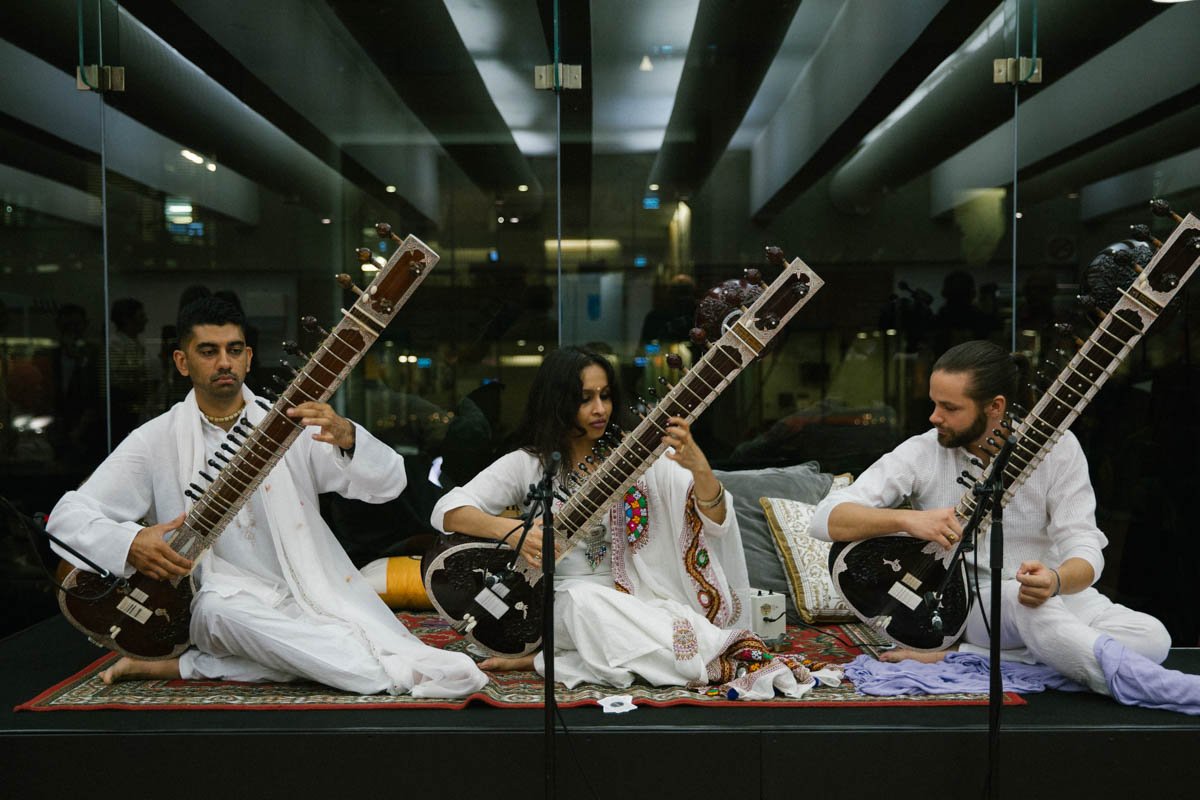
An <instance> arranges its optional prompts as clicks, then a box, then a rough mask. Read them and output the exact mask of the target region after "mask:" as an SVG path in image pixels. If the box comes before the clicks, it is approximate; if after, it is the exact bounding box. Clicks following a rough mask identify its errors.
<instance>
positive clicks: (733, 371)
mask: <svg viewBox="0 0 1200 800" xmlns="http://www.w3.org/2000/svg"><path fill="white" fill-rule="evenodd" d="M733 337H734V334H733V332H729V333H726V334H725V336H722V337H721V339H720V340H719V341H718V342H717V343H716V344H715V345H714V346H713V347H711V348H710V349H709V350H708V352H706V353H705V354H704V356H702V357H701V359H700V360H699V361H698V362H697V363H696V365H695V366H693V367H692V369H691V370H689V371H688V372H687V374H685V375H684V376H683V378H681V379H680V381H679V383H677V384H676V385H675V386H674V387H672V388H671V390H670V391H669V392H667V394H666V395H664V396H663V398H662V400H660V401H659V402H658V404H657V405H656V406H655V407H654V408H653V409H651V410H650V412H649V413H648V414H647V415H646V416H645V418H644V419H643V420H642V421H641V422H640V423H638V425H637V427H635V428H634V429H633V431H631V432H630V433H629V434H628V435H626V436H625V438H624V439H623V440H622V441H621V443H620V444H619V445H618V446H617V447H615V448H614V449H613V451H612V452H611V453H609V454H608V456H607V457H606V458H605V459H604V460H603V461H602V462H601V463H600V464H599V465H598V466H597V467H596V469H595V471H594V472H593V473H592V475H593V477H592V478H591V480H590V481H589V484H588V486H585V487H584V488H583V489H581V490H580V491H577V492H576V493H575V494H573V495H571V496H570V497H569V498H568V499H567V501H566V503H564V504H563V507H562V509H561V510H560V511H559V513H558V519H559V525H560V527H561V529H562V530H563V536H564V538H568V539H569V538H570V537H571V536H573V535H574V534H575V533H577V532H578V531H580V530H582V529H584V528H585V527H587V526H588V525H589V524H590V523H591V522H592V521H593V520H594V519H595V518H596V517H597V516H599V515H600V513H602V512H603V510H604V509H605V508H606V507H607V506H608V505H609V504H610V503H611V502H612V501H613V499H614V498H615V496H616V495H617V494H618V493H619V492H621V491H622V490H624V489H626V488H627V487H628V486H629V484H630V482H631V481H633V480H636V479H637V477H638V476H639V475H641V474H642V473H643V472H645V471H646V470H647V469H649V467H650V464H651V463H653V460H654V456H656V455H657V454H658V453H659V452H660V451H661V450H663V449H665V447H666V445H664V444H662V437H663V434H664V433H666V422H667V418H668V417H682V418H683V419H686V420H688V422H691V421H692V420H694V419H695V418H696V417H697V416H698V415H699V414H700V412H702V411H703V410H704V409H705V408H707V407H708V405H709V404H710V403H711V402H712V400H713V398H714V397H716V395H717V394H719V393H720V391H721V390H722V389H724V387H725V386H726V385H728V384H729V382H730V381H732V380H733V379H734V378H735V377H736V376H737V375H738V373H740V372H741V371H742V370H743V369H744V368H745V366H746V364H748V363H749V362H750V361H751V360H753V357H751V358H749V359H746V358H745V357H744V356H743V354H742V353H741V351H740V350H739V349H738V348H737V346H736V345H735V344H734V341H735V340H734V338H733ZM737 341H739V342H740V339H738V340H737Z"/></svg>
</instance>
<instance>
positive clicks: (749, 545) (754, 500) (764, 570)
mask: <svg viewBox="0 0 1200 800" xmlns="http://www.w3.org/2000/svg"><path fill="white" fill-rule="evenodd" d="M714 473H715V474H716V476H717V479H718V480H720V481H721V483H723V484H724V485H725V488H726V489H728V490H729V493H730V494H731V495H732V496H733V511H734V513H735V514H737V518H738V527H739V528H740V529H741V533H742V550H743V551H744V552H745V554H746V569H747V571H748V572H749V574H750V586H751V587H753V588H755V589H764V590H767V591H772V592H778V593H779V594H782V595H785V596H786V597H787V598H788V602H787V610H788V618H789V619H790V620H791V621H792V622H795V621H797V620H798V619H800V616H799V614H798V612H797V610H796V606H795V604H794V602H793V600H792V592H791V591H790V588H789V584H788V577H787V573H786V572H785V571H784V568H783V565H782V564H781V562H780V559H779V555H778V554H777V553H776V550H775V540H774V537H773V536H772V535H771V530H770V528H769V526H768V525H767V518H766V516H765V515H764V514H763V510H762V506H760V505H759V502H758V499H759V498H760V497H784V498H788V499H792V500H798V501H802V502H806V503H812V504H814V505H815V504H816V503H818V502H820V500H821V498H822V497H824V496H825V494H826V493H827V492H828V491H829V486H830V484H831V483H832V481H833V476H832V475H829V474H827V473H822V472H821V467H820V465H818V464H817V462H815V461H809V462H807V463H805V464H797V465H795V466H791V467H770V468H768V469H743V470H732V471H726V470H714Z"/></svg>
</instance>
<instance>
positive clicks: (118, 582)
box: [0, 497, 129, 601]
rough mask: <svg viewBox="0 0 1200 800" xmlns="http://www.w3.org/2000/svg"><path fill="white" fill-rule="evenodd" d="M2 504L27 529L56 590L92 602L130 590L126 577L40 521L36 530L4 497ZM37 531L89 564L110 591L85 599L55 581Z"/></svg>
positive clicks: (1, 500) (35, 552)
mask: <svg viewBox="0 0 1200 800" xmlns="http://www.w3.org/2000/svg"><path fill="white" fill-rule="evenodd" d="M0 504H3V508H2V509H0V510H3V512H4V513H6V514H8V515H9V516H10V517H11V518H12V519H15V520H16V521H17V522H19V523H20V524H21V527H23V528H25V534H26V536H27V537H28V539H29V543H30V544H31V545H32V546H33V550H34V555H35V556H36V558H37V563H38V564H39V565H41V567H42V571H44V572H45V573H46V575H47V577H48V578H49V580H50V583H51V584H52V585H53V586H54V588H55V589H58V590H59V591H62V592H66V593H67V594H70V595H72V596H74V597H79V598H81V599H83V600H88V601H92V600H99V599H100V598H101V597H105V596H106V595H108V594H110V593H111V592H112V591H113V589H128V588H129V581H128V579H126V578H125V577H123V576H121V575H114V574H113V573H111V572H109V571H108V570H107V569H105V568H104V567H102V566H100V565H99V564H97V563H96V562H95V561H92V560H91V559H90V558H88V557H87V556H85V555H84V554H83V553H81V552H79V551H78V550H76V549H75V548H74V547H71V545H69V544H67V543H66V542H64V541H63V540H62V539H59V538H58V537H57V536H55V535H54V534H52V533H50V531H48V530H46V528H45V526H44V525H42V524H41V522H40V521H39V522H37V527H36V528H35V527H34V526H33V525H31V524H30V523H29V521H28V518H27V517H26V516H25V515H24V514H21V512H19V511H17V510H16V509H15V508H14V507H13V506H12V504H11V503H9V502H8V501H7V500H5V499H4V498H3V497H0ZM35 530H36V531H37V532H38V533H40V534H42V535H43V536H45V537H46V538H47V539H49V540H50V541H52V542H54V543H55V544H56V545H58V546H59V547H61V548H62V549H63V550H66V551H67V552H68V553H70V554H71V555H73V556H75V557H76V558H78V559H79V560H80V561H82V562H83V563H84V564H87V565H88V567H90V568H91V570H92V571H93V572H95V573H96V575H97V577H99V578H100V580H102V581H104V582H105V583H107V584H108V589H106V590H105V591H104V592H103V593H101V594H99V595H97V596H95V597H85V596H84V595H81V594H78V593H75V592H72V591H71V590H70V589H67V588H66V587H64V586H62V585H61V584H59V582H58V581H57V580H55V578H54V576H53V573H52V572H51V571H50V569H49V568H48V567H47V566H46V563H45V561H44V560H43V559H42V554H41V552H40V550H39V548H38V546H37V542H36V541H35V540H34V531H35Z"/></svg>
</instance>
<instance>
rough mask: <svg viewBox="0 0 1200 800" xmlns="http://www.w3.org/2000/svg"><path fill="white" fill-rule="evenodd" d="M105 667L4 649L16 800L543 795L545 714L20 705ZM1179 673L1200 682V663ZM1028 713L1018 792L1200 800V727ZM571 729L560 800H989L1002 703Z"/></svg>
mask: <svg viewBox="0 0 1200 800" xmlns="http://www.w3.org/2000/svg"><path fill="white" fill-rule="evenodd" d="M97 655H98V651H97V650H96V649H95V648H94V647H93V646H92V645H90V644H88V643H87V641H86V640H85V639H84V638H83V636H81V635H80V634H79V633H77V632H76V631H74V630H73V629H72V628H70V627H69V626H68V625H67V623H66V622H65V621H64V620H62V619H61V618H56V619H51V620H47V621H45V622H42V623H39V624H38V625H35V626H34V627H32V628H30V629H28V630H26V631H23V632H21V633H19V634H16V635H14V636H11V637H9V638H7V639H5V640H3V641H0V675H2V677H3V682H2V685H3V688H2V690H0V692H2V694H0V707H2V710H0V714H3V731H2V733H0V736H2V737H3V738H2V741H0V794H2V796H3V797H5V798H33V797H58V798H62V797H74V796H86V797H88V798H89V800H90V798H97V797H117V796H122V797H131V798H132V797H159V796H167V794H168V792H169V795H170V796H171V797H172V798H187V797H197V798H201V797H203V798H205V799H206V800H211V799H212V797H213V796H214V795H221V796H225V797H235V798H241V797H283V796H290V797H299V798H308V797H319V796H323V797H347V796H356V797H364V798H365V797H372V796H375V797H388V796H390V797H397V798H423V797H459V796H467V795H468V793H470V794H472V795H474V794H476V793H477V796H479V797H481V798H506V797H514V798H517V797H519V798H523V800H524V799H528V798H537V797H541V796H543V786H544V775H545V772H544V769H543V761H542V748H543V725H544V716H543V714H542V712H541V711H540V710H510V709H497V708H492V707H488V706H482V705H481V706H479V707H475V706H472V707H469V708H467V709H466V710H463V711H438V710H425V709H413V708H395V709H389V710H369V709H357V710H345V711H86V712H73V711H57V712H38V713H33V712H22V713H19V714H17V713H13V711H12V710H11V709H12V708H13V706H15V705H17V704H19V703H22V702H25V701H27V700H29V699H31V698H32V697H33V696H34V695H36V694H38V693H39V692H41V691H42V690H44V689H46V688H48V687H49V686H50V685H52V684H54V683H57V682H58V681H60V680H62V679H63V678H66V677H67V676H68V675H70V674H73V673H74V672H75V671H76V670H78V669H81V668H82V667H84V666H86V665H87V664H89V663H90V662H91V661H93V660H94V659H95V658H96V657H97ZM1167 665H1168V666H1171V667H1174V668H1176V669H1183V670H1185V671H1188V672H1192V673H1200V650H1196V649H1187V650H1176V651H1173V652H1172V654H1171V657H1170V659H1169V660H1168V662H1167ZM1026 699H1027V700H1028V702H1029V704H1028V705H1026V706H1018V707H1012V706H1008V707H1005V709H1004V712H1003V717H1002V719H1003V725H1002V731H1003V732H1002V737H1001V745H1000V747H1001V767H1000V770H1001V781H1000V788H1001V793H1000V794H1001V796H1003V797H1013V798H1021V799H1022V800H1026V799H1027V798H1042V797H1044V798H1053V800H1071V799H1072V798H1081V797H1087V798H1107V797H1113V798H1117V797H1120V798H1129V797H1156V798H1159V797H1162V798H1173V797H1196V796H1198V795H1200V718H1196V717H1187V716H1184V715H1182V714H1174V713H1170V712H1165V711H1149V710H1145V709H1137V708H1124V707H1122V706H1119V705H1117V704H1116V703H1114V702H1112V701H1111V700H1108V699H1106V698H1103V697H1099V696H1095V695H1082V694H1066V693H1060V692H1047V693H1045V694H1040V695H1037V694H1035V695H1027V696H1026ZM562 717H563V719H564V720H565V721H566V724H567V726H568V728H569V731H570V733H569V735H568V736H566V737H564V736H563V735H562V734H561V733H560V734H559V736H558V745H557V758H558V776H559V777H558V793H557V796H558V797H560V798H588V797H597V798H606V799H607V798H617V797H620V798H643V797H645V798H654V799H655V800H663V799H664V798H674V797H680V798H682V797H687V798H698V797H723V798H736V799H737V800H750V799H751V798H759V797H763V798H766V797H771V798H781V797H786V798H789V800H801V798H803V799H804V800H807V798H809V797H812V798H822V799H824V798H840V797H845V798H859V797H869V796H879V797H885V798H889V800H890V799H891V798H897V797H922V798H943V797H949V798H959V797H963V798H976V797H980V796H982V795H981V792H982V790H983V778H984V775H985V773H986V768H987V761H986V757H987V708H986V707H984V706H976V707H962V706H958V707H934V708H912V707H900V708H896V707H891V708H878V707H876V708H803V709H794V708H793V709H782V708H775V709H767V708H753V707H747V708H744V709H742V708H718V709H714V708H698V707H688V706H676V707H670V708H649V707H643V708H639V709H638V710H636V711H634V712H631V713H629V714H603V713H601V711H600V709H599V708H577V709H566V710H564V711H563V712H562ZM585 776H586V777H585ZM85 793H86V794H85ZM385 793H386V794H385Z"/></svg>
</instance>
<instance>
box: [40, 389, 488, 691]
mask: <svg viewBox="0 0 1200 800" xmlns="http://www.w3.org/2000/svg"><path fill="white" fill-rule="evenodd" d="M243 394H244V396H245V399H246V409H245V413H246V416H247V417H248V418H249V420H250V422H251V424H257V423H258V422H259V421H261V419H262V418H263V417H264V416H265V415H266V412H264V411H263V410H262V409H261V408H259V407H258V406H257V405H256V404H255V402H254V400H255V398H254V396H253V395H252V394H251V393H250V392H249V391H248V390H245V389H243ZM223 436H224V433H223V432H222V431H221V430H220V429H219V428H216V427H215V426H213V425H211V424H210V423H208V422H207V421H205V420H204V419H203V416H202V415H201V413H200V410H199V408H198V407H197V405H196V401H195V398H194V394H193V393H189V395H188V396H187V398H185V399H184V401H182V402H181V403H178V404H176V405H175V406H174V407H173V408H172V409H171V410H169V411H167V412H166V413H165V414H163V415H161V416H159V417H157V418H155V419H153V420H151V421H150V422H148V423H146V424H145V425H143V426H141V427H140V428H138V429H137V430H135V431H134V432H133V433H131V434H130V435H129V436H128V437H127V438H126V439H125V440H124V441H123V442H122V443H121V445H120V446H119V447H118V448H117V449H116V450H115V451H114V452H113V453H112V454H111V455H110V456H109V457H108V458H107V459H106V460H105V461H104V463H103V464H101V465H100V467H99V468H97V470H96V472H95V473H93V474H92V476H91V477H90V478H89V479H88V480H87V482H85V483H84V485H83V486H82V487H80V489H79V490H77V491H74V492H69V493H68V494H67V495H65V496H64V497H63V498H62V500H60V501H59V503H58V505H57V506H56V507H55V509H54V512H53V514H52V517H51V523H50V526H49V528H50V530H51V532H52V533H54V534H55V535H56V536H59V537H60V538H62V539H63V540H64V541H66V542H67V543H68V544H70V545H72V546H74V547H76V549H79V550H80V551H81V552H84V553H87V554H89V556H90V557H91V558H93V559H94V560H96V561H97V563H99V564H100V565H101V566H102V567H105V568H107V569H110V570H112V571H113V572H118V573H122V574H125V575H130V574H132V572H133V569H132V567H130V566H129V565H128V564H127V563H126V560H125V559H126V556H127V554H128V551H129V545H130V542H132V540H133V537H134V536H135V535H136V534H137V532H138V531H139V530H140V529H141V528H142V527H143V523H142V522H140V521H139V520H145V521H146V523H148V524H155V523H161V522H168V521H170V520H172V519H174V518H176V517H177V516H179V515H180V514H181V513H183V512H184V511H186V510H187V509H188V508H189V507H190V505H191V502H190V501H188V500H187V499H185V497H184V495H183V489H184V488H185V487H186V486H187V485H188V483H190V482H192V481H195V480H196V477H195V476H196V475H197V472H198V471H199V470H200V469H205V470H206V471H208V472H212V468H208V467H205V466H204V465H205V463H206V461H207V458H208V455H207V454H208V453H209V452H210V450H211V449H212V448H213V447H214V446H215V443H216V442H218V441H219V440H220V439H221V438H222V437H223ZM404 485H405V475H404V464H403V460H402V459H401V458H400V457H399V456H398V455H396V454H395V453H394V452H393V451H392V450H391V449H390V448H389V447H387V446H386V445H384V444H383V443H382V442H380V441H379V440H378V439H376V438H375V437H373V436H371V435H370V434H369V433H367V431H366V430H364V429H363V428H361V427H359V426H356V446H355V452H354V455H353V457H347V456H345V455H342V454H341V453H340V451H339V450H338V449H337V448H336V447H334V446H333V445H330V444H326V443H322V442H316V441H314V440H313V439H312V434H311V433H310V432H308V431H303V432H301V433H300V435H299V436H298V438H297V439H296V441H295V442H294V443H293V444H292V445H291V447H290V448H289V449H288V450H287V452H286V453H285V455H284V458H283V459H282V460H281V461H280V462H279V464H277V465H276V466H275V467H274V468H273V469H272V470H271V472H270V474H269V475H268V476H267V478H266V480H265V481H264V482H263V484H262V485H261V486H260V487H259V488H258V489H257V490H256V491H255V493H254V495H253V496H252V497H253V499H252V500H251V502H250V503H249V504H248V506H247V507H246V508H245V509H243V510H242V512H241V514H239V516H238V518H237V519H236V520H235V521H234V522H233V523H231V525H230V528H229V529H228V530H227V531H226V532H225V533H224V534H223V536H222V537H221V539H220V540H218V542H217V544H216V545H215V546H214V547H213V548H212V549H211V550H210V551H208V552H207V553H206V554H205V555H204V556H203V557H202V558H201V559H200V562H199V564H198V565H197V568H196V570H195V571H194V576H195V580H196V583H197V585H198V588H197V592H196V596H195V599H194V600H193V604H192V612H193V614H192V626H191V635H192V640H193V642H194V644H195V645H196V646H197V648H199V649H198V650H196V649H192V650H188V651H187V652H185V653H184V655H183V657H182V658H181V659H180V669H181V672H183V673H184V674H185V676H187V677H204V678H212V679H232V680H280V679H283V677H284V676H297V677H304V678H308V679H310V680H314V681H318V682H320V683H326V684H328V685H330V686H334V687H336V688H342V689H345V690H347V691H353V692H360V693H376V692H388V693H392V694H402V693H412V694H413V695H414V696H416V697H461V696H464V695H468V694H470V693H472V692H474V691H476V690H478V689H479V688H481V687H482V686H483V685H484V684H486V683H487V676H486V675H484V674H483V673H482V672H481V671H480V670H479V669H478V668H477V667H476V666H475V664H474V662H473V661H472V660H471V659H470V658H469V657H467V656H465V655H463V654H461V653H451V652H447V651H443V650H438V649H436V648H432V647H428V646H427V645H425V644H422V643H421V641H420V640H419V639H417V638H416V637H415V636H413V635H412V634H411V633H409V632H408V630H407V629H405V627H404V626H403V625H402V624H401V623H400V622H399V621H398V620H397V619H396V618H395V616H394V615H393V614H392V612H391V611H390V610H389V609H388V608H387V606H385V605H384V604H383V602H382V601H381V600H380V599H379V596H378V595H377V594H376V593H375V592H374V591H373V590H372V589H371V587H370V586H369V585H368V584H367V582H366V581H365V580H364V579H363V577H362V575H361V574H360V573H359V571H358V570H357V569H355V568H354V565H353V564H352V563H351V561H350V559H349V557H348V556H347V555H346V552H345V550H343V549H342V547H341V545H340V544H339V543H338V542H337V540H336V539H335V538H334V536H333V533H332V532H331V531H330V530H329V527H328V526H327V525H326V524H325V522H324V520H323V519H322V518H321V516H320V512H319V508H318V503H317V495H318V493H320V492H329V491H335V492H338V493H339V494H341V495H343V496H344V497H348V498H352V499H357V500H364V501H367V502H383V501H385V500H388V499H391V498H393V497H395V496H396V495H398V494H399V493H400V491H402V490H403V488H404ZM247 534H248V536H247ZM226 537H230V538H229V539H228V540H226ZM237 537H243V538H242V539H239V538H237ZM272 554H273V556H274V558H273V559H272V558H271V555H272ZM63 555H64V557H66V558H68V559H69V558H70V556H69V555H68V554H65V553H64V554H63ZM260 623H261V625H260ZM210 625H211V626H212V627H209V626H210ZM284 642H290V643H291V646H285V645H284V644H283V643H284Z"/></svg>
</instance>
